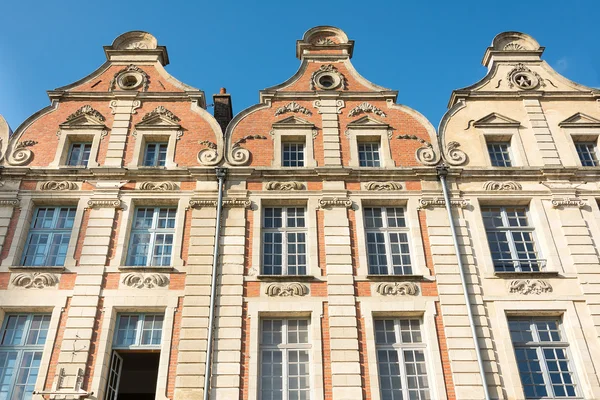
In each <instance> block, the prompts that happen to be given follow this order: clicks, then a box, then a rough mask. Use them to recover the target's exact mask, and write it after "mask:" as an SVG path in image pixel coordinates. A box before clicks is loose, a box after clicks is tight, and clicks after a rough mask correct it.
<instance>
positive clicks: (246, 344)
mask: <svg viewBox="0 0 600 400" xmlns="http://www.w3.org/2000/svg"><path fill="white" fill-rule="evenodd" d="M242 332H245V333H246V334H245V335H242V347H241V359H240V400H246V399H248V383H249V380H250V339H251V338H250V318H249V317H248V303H246V302H244V304H243V305H242ZM256 362H258V357H257V360H256Z"/></svg>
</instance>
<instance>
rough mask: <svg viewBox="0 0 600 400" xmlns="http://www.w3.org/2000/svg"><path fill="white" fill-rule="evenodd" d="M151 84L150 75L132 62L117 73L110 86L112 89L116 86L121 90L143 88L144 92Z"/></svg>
mask: <svg viewBox="0 0 600 400" xmlns="http://www.w3.org/2000/svg"><path fill="white" fill-rule="evenodd" d="M149 85H150V77H149V76H148V74H147V73H145V72H144V70H143V69H141V68H140V67H138V66H137V65H133V64H130V65H129V66H127V67H126V68H123V69H122V70H120V71H119V72H117V73H116V74H115V76H114V77H113V79H112V80H111V81H110V84H109V88H110V90H115V89H116V88H119V89H121V90H136V89H140V88H141V90H142V92H147V91H148V86H149Z"/></svg>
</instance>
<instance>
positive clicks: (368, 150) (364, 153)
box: [358, 143, 380, 167]
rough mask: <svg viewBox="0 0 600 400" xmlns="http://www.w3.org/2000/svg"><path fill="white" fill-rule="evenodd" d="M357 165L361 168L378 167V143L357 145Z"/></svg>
mask: <svg viewBox="0 0 600 400" xmlns="http://www.w3.org/2000/svg"><path fill="white" fill-rule="evenodd" d="M358 165H359V166H361V167H379V166H380V161H379V143H359V144H358Z"/></svg>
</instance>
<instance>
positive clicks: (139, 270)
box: [119, 265, 175, 272]
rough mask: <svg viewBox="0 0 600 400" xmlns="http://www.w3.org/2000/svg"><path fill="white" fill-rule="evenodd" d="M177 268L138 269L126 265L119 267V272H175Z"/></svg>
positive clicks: (146, 267)
mask: <svg viewBox="0 0 600 400" xmlns="http://www.w3.org/2000/svg"><path fill="white" fill-rule="evenodd" d="M174 269H175V268H174V267H172V266H168V267H167V266H164V267H163V266H160V267H159V266H157V267H148V266H143V267H142V266H140V267H136V266H132V265H125V266H121V267H119V271H138V272H156V271H160V272H171V271H173V270H174Z"/></svg>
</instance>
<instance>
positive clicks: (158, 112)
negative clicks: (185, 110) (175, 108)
mask: <svg viewBox="0 0 600 400" xmlns="http://www.w3.org/2000/svg"><path fill="white" fill-rule="evenodd" d="M157 117H162V118H164V119H167V120H169V121H171V122H173V123H178V122H179V121H181V120H180V119H179V117H178V116H177V115H175V114H173V113H172V112H171V111H169V110H167V109H166V108H165V107H164V106H158V107H156V108H155V109H154V110H152V111H150V112H149V113H148V114H146V115H144V116H143V117H142V121H148V120H150V119H154V118H157Z"/></svg>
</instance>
